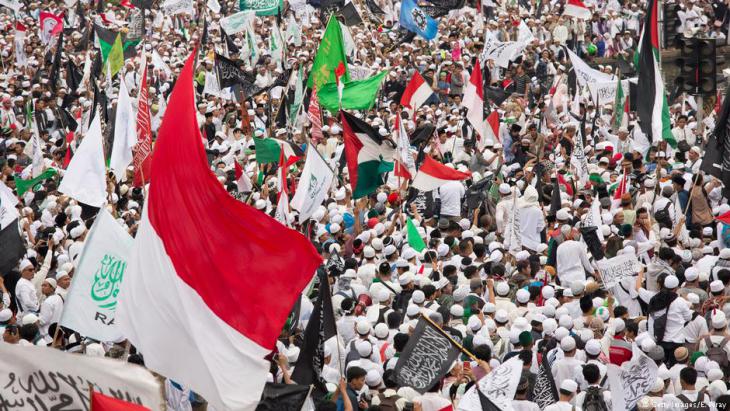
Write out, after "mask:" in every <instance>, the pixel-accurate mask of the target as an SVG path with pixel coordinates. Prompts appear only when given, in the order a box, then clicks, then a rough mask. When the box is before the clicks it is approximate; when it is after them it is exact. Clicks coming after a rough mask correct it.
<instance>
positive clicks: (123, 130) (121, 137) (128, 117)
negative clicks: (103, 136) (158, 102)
mask: <svg viewBox="0 0 730 411" xmlns="http://www.w3.org/2000/svg"><path fill="white" fill-rule="evenodd" d="M125 83H126V81H120V82H119V95H118V98H117V113H116V117H115V120H114V143H113V145H112V155H111V157H110V158H109V169H110V170H111V171H112V172H113V173H114V176H115V177H116V179H117V182H120V181H122V180H125V179H126V177H127V167H129V164H131V163H132V158H133V156H132V148H133V147H134V146H135V144H137V119H136V118H135V116H134V109H133V108H132V99H131V98H130V97H129V93H128V92H127V86H126V84H125Z"/></svg>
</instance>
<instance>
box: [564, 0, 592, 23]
mask: <svg viewBox="0 0 730 411" xmlns="http://www.w3.org/2000/svg"><path fill="white" fill-rule="evenodd" d="M563 16H572V17H576V18H579V19H590V18H591V16H592V13H591V11H590V9H588V7H586V5H585V4H583V2H582V1H580V0H568V1H567V2H566V3H565V9H564V10H563Z"/></svg>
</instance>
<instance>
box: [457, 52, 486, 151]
mask: <svg viewBox="0 0 730 411" xmlns="http://www.w3.org/2000/svg"><path fill="white" fill-rule="evenodd" d="M483 85H484V81H483V80H482V68H481V65H480V64H479V59H477V60H476V62H475V63H474V68H473V69H472V71H471V76H470V77H469V84H467V85H466V90H464V99H463V100H462V101H461V106H462V107H466V119H467V120H469V123H471V126H472V127H473V128H474V132H475V134H476V135H477V138H476V140H477V147H478V148H479V149H480V150H481V149H483V148H484V147H485V146H486V143H487V138H488V131H487V128H488V127H487V125H486V123H485V121H484V90H483Z"/></svg>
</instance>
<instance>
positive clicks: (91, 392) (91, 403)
mask: <svg viewBox="0 0 730 411" xmlns="http://www.w3.org/2000/svg"><path fill="white" fill-rule="evenodd" d="M89 411H94V384H92V383H89Z"/></svg>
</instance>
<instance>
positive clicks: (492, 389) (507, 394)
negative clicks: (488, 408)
mask: <svg viewBox="0 0 730 411" xmlns="http://www.w3.org/2000/svg"><path fill="white" fill-rule="evenodd" d="M521 375H522V360H520V359H519V358H518V357H512V358H511V359H510V360H509V361H506V362H505V363H503V364H501V365H500V366H499V367H497V368H495V369H493V370H492V371H491V372H490V373H489V374H487V375H486V376H485V377H484V378H482V379H481V380H479V383H478V384H475V385H474V386H473V387H471V388H470V389H469V391H467V392H466V393H465V394H464V396H463V397H461V401H459V408H458V410H460V411H471V410H481V409H482V405H481V401H480V399H479V392H477V390H479V391H481V393H482V394H483V395H484V396H485V397H486V398H487V399H488V400H489V401H490V402H491V403H492V404H493V405H494V406H496V407H497V408H499V409H500V410H501V411H511V410H512V405H511V404H512V400H513V399H514V398H515V392H516V391H517V384H519V382H520V376H521Z"/></svg>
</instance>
